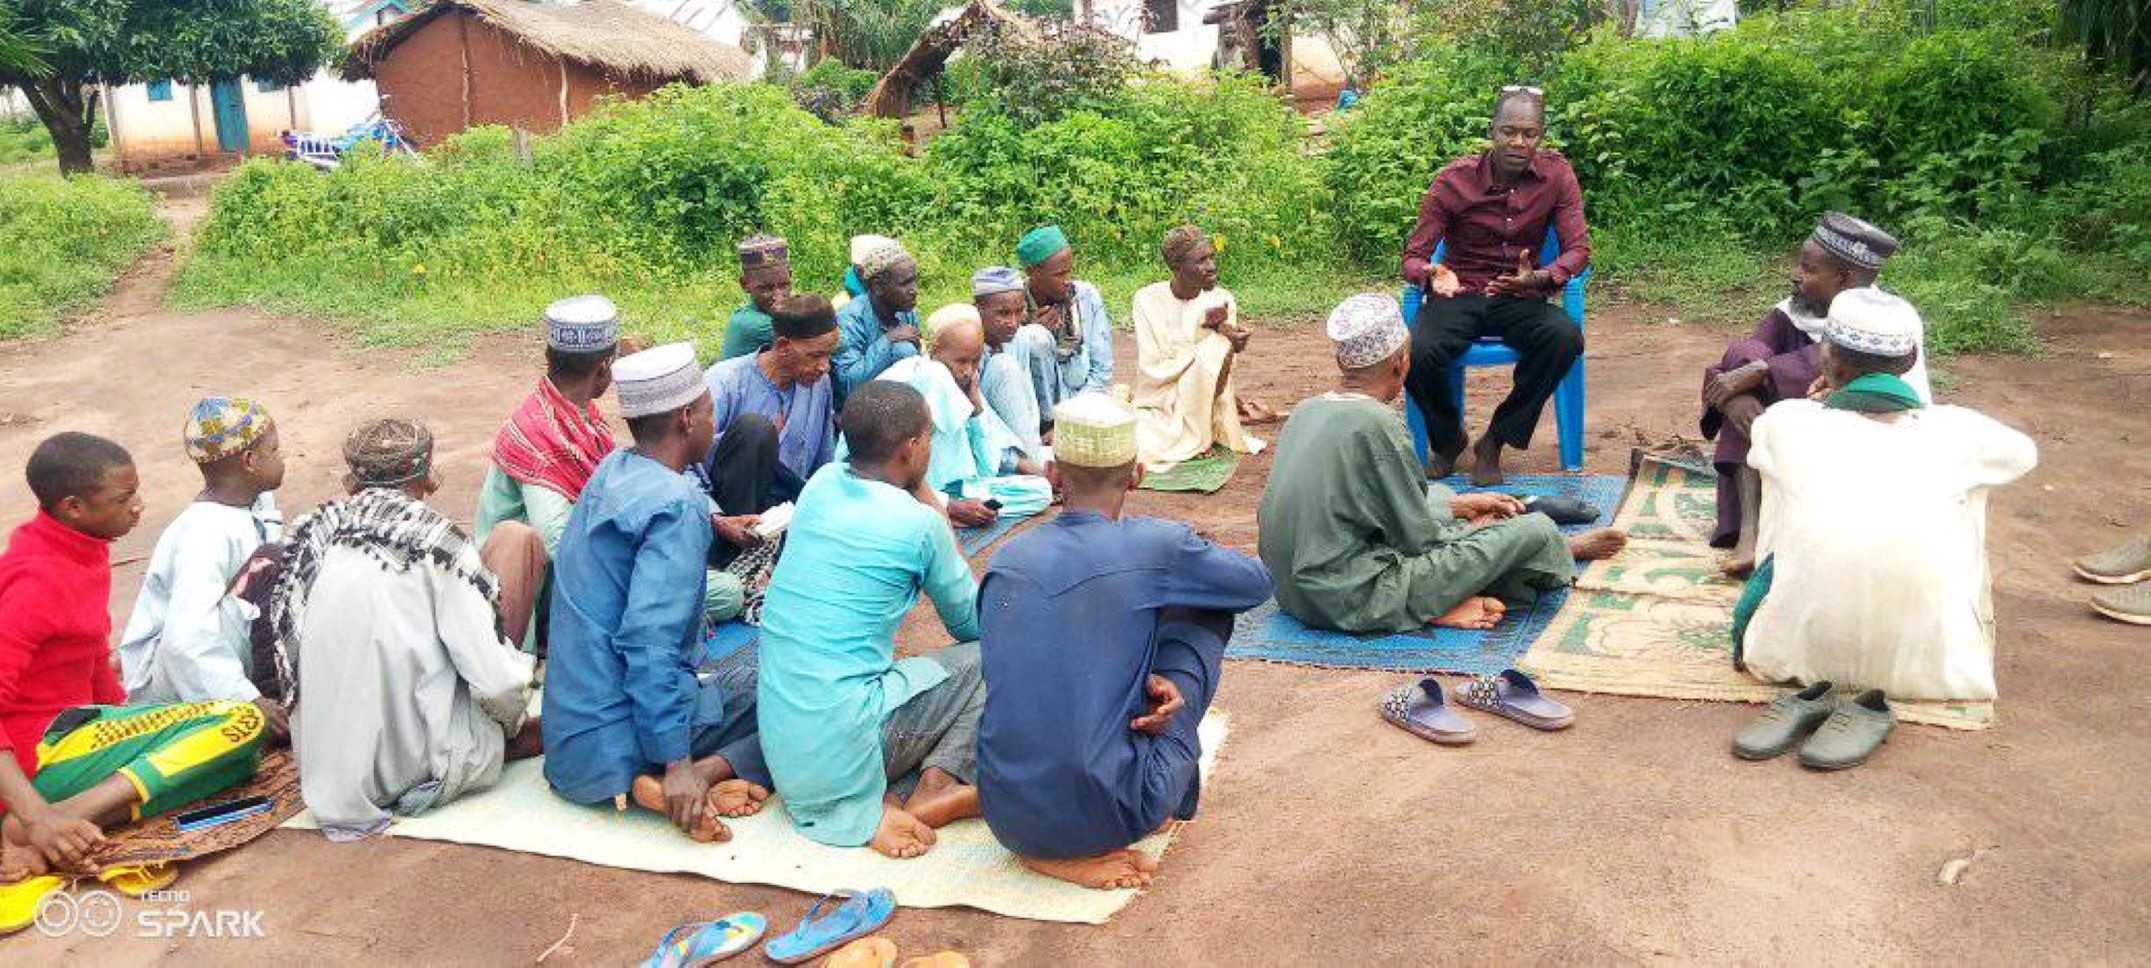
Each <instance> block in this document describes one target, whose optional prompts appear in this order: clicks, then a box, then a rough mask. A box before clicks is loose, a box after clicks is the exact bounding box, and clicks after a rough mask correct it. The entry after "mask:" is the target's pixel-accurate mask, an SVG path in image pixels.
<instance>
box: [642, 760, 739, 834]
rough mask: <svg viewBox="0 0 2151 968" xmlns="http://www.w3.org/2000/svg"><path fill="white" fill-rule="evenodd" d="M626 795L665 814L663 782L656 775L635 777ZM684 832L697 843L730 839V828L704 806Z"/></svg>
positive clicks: (644, 806)
mask: <svg viewBox="0 0 2151 968" xmlns="http://www.w3.org/2000/svg"><path fill="white" fill-rule="evenodd" d="M716 792H717V791H715V790H711V791H710V793H711V794H713V795H714V794H715V793H716ZM628 797H629V798H630V799H632V800H634V801H635V805H636V806H638V807H641V808H642V809H644V810H648V811H650V812H652V813H655V814H657V815H658V816H664V815H665V783H664V781H663V780H660V779H658V778H657V777H654V776H638V777H636V778H635V782H634V783H632V784H629V785H628ZM686 834H687V836H688V837H689V838H690V839H692V840H694V841H695V842H697V843H703V844H715V843H723V842H724V841H727V840H731V839H732V828H730V827H727V826H725V824H724V821H722V820H719V819H717V813H716V811H714V810H710V809H708V808H707V807H705V808H704V809H703V811H702V815H701V816H699V817H697V818H695V825H694V826H693V827H690V828H688V829H687V831H686Z"/></svg>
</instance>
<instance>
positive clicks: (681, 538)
mask: <svg viewBox="0 0 2151 968" xmlns="http://www.w3.org/2000/svg"><path fill="white" fill-rule="evenodd" d="M708 507H709V504H708V501H707V499H705V498H704V497H703V495H702V492H701V491H700V490H698V489H697V488H696V487H695V484H694V482H693V481H692V480H691V479H690V478H688V477H687V475H685V474H680V473H677V472H675V471H673V470H672V469H671V468H669V467H666V466H665V465H663V464H660V463H658V462H657V461H655V460H652V459H651V458H649V457H645V456H643V455H642V454H640V453H637V452H635V451H632V450H616V451H613V452H612V453H611V454H610V455H608V456H607V457H606V458H605V459H604V460H603V461H602V462H600V463H599V464H598V468H597V471H596V473H594V474H592V475H591V476H590V483H589V484H587V485H585V486H584V487H583V495H582V498H581V499H580V500H578V501H576V502H575V510H574V511H573V512H571V513H570V514H569V515H568V525H567V529H566V530H565V531H564V532H562V534H561V536H560V546H559V549H558V555H557V557H555V558H554V560H553V601H552V615H551V619H550V621H551V625H550V626H549V628H550V629H551V632H552V636H551V646H550V651H549V652H548V654H547V657H546V673H545V706H544V715H543V717H542V718H541V719H540V720H539V725H540V727H541V729H542V730H543V732H544V739H545V779H546V781H547V782H549V783H551V784H552V786H553V789H554V790H556V791H558V792H559V793H560V795H561V796H563V797H566V798H567V799H569V800H572V801H574V802H576V803H601V802H604V801H607V800H610V799H612V798H613V797H614V796H615V795H617V794H621V793H626V792H627V789H628V785H629V784H630V783H633V782H634V779H635V777H636V776H637V775H638V774H642V773H649V772H655V771H657V770H660V769H662V768H663V767H664V765H665V764H667V763H670V762H673V761H674V760H680V759H685V758H687V756H688V752H689V746H690V743H691V741H692V738H693V734H694V729H695V727H697V726H703V725H708V724H711V723H717V722H721V721H723V719H724V710H723V709H722V708H721V706H719V702H720V701H721V696H720V695H719V693H718V691H717V690H714V689H712V690H703V689H701V688H700V686H699V684H698V683H697V682H696V680H695V663H696V660H697V659H698V658H700V649H701V632H702V600H703V593H704V589H703V581H704V574H705V572H704V569H705V567H706V562H707V558H708V555H709V547H710V534H711V530H710V518H709V511H708ZM705 705H709V706H719V708H701V707H702V706H705Z"/></svg>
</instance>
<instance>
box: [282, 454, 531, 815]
mask: <svg viewBox="0 0 2151 968" xmlns="http://www.w3.org/2000/svg"><path fill="white" fill-rule="evenodd" d="M344 459H345V461H346V463H347V464H348V465H349V472H348V473H347V474H346V475H345V478H344V484H345V487H346V488H347V489H348V490H349V491H350V493H351V496H350V497H348V498H344V499H341V500H337V501H332V502H330V503H328V504H324V505H322V506H321V507H320V508H318V509H316V510H315V511H313V512H312V513H310V514H308V515H307V516H306V517H304V518H301V519H300V520H299V522H298V523H297V524H296V525H295V526H294V527H293V528H292V531H291V536H290V539H289V542H288V554H289V559H288V561H287V564H286V567H285V569H284V572H283V574H282V575H281V576H280V577H279V579H278V583H277V586H276V589H275V593H274V596H273V597H272V599H271V603H270V618H271V620H272V622H273V623H274V627H275V631H276V657H277V671H278V678H279V679H280V680H281V683H282V685H283V688H284V690H285V705H286V706H287V707H289V708H291V709H292V718H291V722H292V747H293V750H294V752H295V753H296V754H297V755H298V758H299V789H300V793H301V795H302V796H304V798H305V800H306V806H307V808H308V809H309V810H312V811H313V814H314V819H315V820H316V821H318V822H319V823H320V825H321V830H322V832H323V833H325V834H327V835H328V837H329V839H331V840H354V839H358V838H361V837H366V836H369V835H372V834H376V833H380V832H381V831H382V830H384V829H386V828H387V826H388V824H389V820H390V815H391V811H393V812H394V813H400V814H415V813H420V812H423V811H425V810H426V809H428V808H430V807H433V806H437V805H439V804H442V803H445V802H447V801H449V800H452V799H455V798H456V797H457V796H460V795H462V794H465V793H469V792H472V791H474V790H481V789H484V788H486V787H489V786H492V785H493V784H494V783H495V782H497V781H499V779H500V771H501V764H502V761H503V760H504V759H513V758H518V757H523V756H530V755H534V754H536V752H537V751H538V750H537V741H538V736H539V732H538V724H537V722H536V720H535V719H532V720H530V721H527V722H526V721H525V716H526V715H527V712H528V709H529V705H530V690H531V682H532V678H533V672H534V662H535V660H534V659H533V658H532V657H531V656H529V655H527V654H525V653H524V652H523V651H522V650H521V649H519V648H517V647H516V645H515V643H513V642H510V641H509V640H508V639H507V637H506V636H504V635H503V634H502V632H501V623H500V615H499V612H498V598H499V583H498V581H497V580H496V579H495V578H494V576H493V575H492V574H491V573H489V572H487V571H486V570H485V566H484V565H483V564H482V563H481V562H480V561H479V559H478V548H477V546H475V545H473V544H472V543H471V541H470V539H469V538H467V537H466V536H465V535H464V534H463V532H462V531H461V530H460V529H458V528H457V527H456V526H455V525H454V524H453V523H451V522H450V521H449V520H448V519H447V518H445V517H442V516H441V515H440V513H439V512H437V511H435V510H433V509H432V508H430V507H428V506H426V504H425V498H426V497H427V495H430V494H432V493H433V491H434V490H435V489H436V488H438V487H439V481H438V479H437V478H436V477H435V476H434V473H433V436H432V434H431V433H429V432H428V431H427V430H426V429H425V428H424V427H423V426H420V425H419V424H416V423H413V422H411V421H407V420H394V419H384V420H372V421H368V422H366V423H365V424H362V425H361V426H360V427H359V428H358V429H357V430H355V431H353V432H352V434H351V436H350V438H349V439H347V440H346V441H345V442H344Z"/></svg>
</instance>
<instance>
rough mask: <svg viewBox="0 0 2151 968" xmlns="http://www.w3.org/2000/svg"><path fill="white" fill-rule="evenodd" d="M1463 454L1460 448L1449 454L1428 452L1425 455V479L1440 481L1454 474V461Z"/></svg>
mask: <svg viewBox="0 0 2151 968" xmlns="http://www.w3.org/2000/svg"><path fill="white" fill-rule="evenodd" d="M1463 453H1464V451H1463V450H1462V448H1459V449H1458V450H1457V451H1456V452H1455V453H1449V454H1444V453H1442V452H1440V451H1431V452H1429V453H1428V454H1427V479H1428V480H1440V479H1442V478H1444V477H1448V476H1449V475H1451V474H1454V473H1456V459H1457V458H1458V457H1459V456H1461V455H1462V454H1463Z"/></svg>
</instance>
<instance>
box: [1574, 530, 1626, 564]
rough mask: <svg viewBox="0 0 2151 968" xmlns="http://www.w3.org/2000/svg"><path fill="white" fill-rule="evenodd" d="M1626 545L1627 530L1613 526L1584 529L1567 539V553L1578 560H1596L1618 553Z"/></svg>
mask: <svg viewBox="0 0 2151 968" xmlns="http://www.w3.org/2000/svg"><path fill="white" fill-rule="evenodd" d="M1626 547H1628V532H1626V531H1621V530H1617V529H1614V528H1600V529H1598V530H1596V531H1586V532H1584V533H1582V534H1579V535H1577V536H1575V537H1573V538H1570V539H1568V553H1569V554H1571V555H1574V556H1575V557H1576V559H1577V560H1579V561H1597V560H1599V559H1600V558H1611V557H1613V556H1614V555H1617V554H1620V553H1621V549H1622V548H1626Z"/></svg>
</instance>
